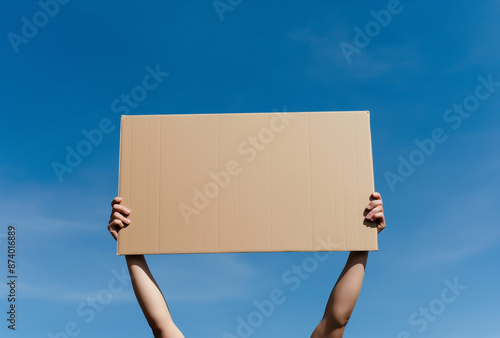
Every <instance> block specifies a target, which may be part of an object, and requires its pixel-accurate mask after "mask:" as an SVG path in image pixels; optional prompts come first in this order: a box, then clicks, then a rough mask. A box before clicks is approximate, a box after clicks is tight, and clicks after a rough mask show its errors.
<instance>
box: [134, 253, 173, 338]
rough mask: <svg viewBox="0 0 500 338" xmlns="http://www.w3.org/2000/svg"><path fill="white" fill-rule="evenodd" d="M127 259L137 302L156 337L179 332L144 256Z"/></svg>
mask: <svg viewBox="0 0 500 338" xmlns="http://www.w3.org/2000/svg"><path fill="white" fill-rule="evenodd" d="M125 258H126V260H127V266H128V270H129V273H130V278H131V281H132V286H133V288H134V292H135V295H136V297H137V301H138V302H139V305H140V306H141V309H142V312H143V313H144V316H145V317H146V319H147V321H148V323H149V326H151V329H152V330H153V332H154V334H155V337H156V336H158V337H160V336H162V334H161V333H162V332H165V331H166V330H169V331H172V330H177V328H176V327H175V325H174V323H173V321H172V317H171V316H170V311H169V309H168V306H167V303H166V301H165V299H164V297H163V295H162V293H161V290H160V288H159V287H158V285H157V284H156V281H155V279H154V277H153V275H152V274H151V272H150V271H149V267H148V264H147V263H146V259H145V258H144V256H143V255H133V256H131V255H127V256H125ZM179 334H180V332H179ZM180 336H182V335H180Z"/></svg>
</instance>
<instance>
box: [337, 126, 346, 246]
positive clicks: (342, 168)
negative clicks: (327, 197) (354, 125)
mask: <svg viewBox="0 0 500 338" xmlns="http://www.w3.org/2000/svg"><path fill="white" fill-rule="evenodd" d="M339 126H340V128H339V129H340V131H342V118H339ZM340 140H341V142H342V143H343V142H345V141H344V139H343V138H341V139H340ZM343 149H344V146H343V144H342V145H341V147H340V158H341V160H342V163H341V165H340V172H341V174H340V176H341V177H342V196H344V191H345V179H344V163H345V158H344V152H343V151H342V150H343ZM343 206H344V207H343V208H342V213H343V214H344V218H343V219H344V224H343V227H344V231H343V232H344V250H345V249H346V247H347V246H348V245H347V235H346V234H347V231H346V230H347V218H346V215H345V203H343Z"/></svg>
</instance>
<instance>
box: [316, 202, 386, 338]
mask: <svg viewBox="0 0 500 338" xmlns="http://www.w3.org/2000/svg"><path fill="white" fill-rule="evenodd" d="M371 199H372V200H371V201H370V203H369V204H368V206H367V207H366V210H365V214H366V216H365V218H366V219H369V220H371V221H376V222H377V229H378V232H379V233H380V231H382V230H383V229H384V228H385V219H384V211H383V206H382V198H381V196H380V194H379V193H376V192H374V193H373V194H372V195H371ZM367 259H368V251H351V253H350V254H349V258H348V259H347V262H346V264H345V267H344V270H343V271H342V273H341V274H340V276H339V278H338V280H337V283H336V284H335V286H334V287H333V290H332V292H331V294H330V298H329V299H328V303H327V304H326V309H325V313H324V315H323V318H322V319H321V321H320V322H319V324H318V326H317V327H316V329H315V330H314V332H313V334H312V336H311V338H340V337H342V336H343V335H344V330H345V327H346V325H347V322H348V321H349V318H350V317H351V314H352V311H353V310H354V306H355V305H356V301H357V300H358V296H359V292H360V291H361V285H362V284H363V278H364V276H365V267H366V261H367Z"/></svg>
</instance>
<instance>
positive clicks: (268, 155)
mask: <svg viewBox="0 0 500 338" xmlns="http://www.w3.org/2000/svg"><path fill="white" fill-rule="evenodd" d="M277 114H280V113H277ZM268 123H269V127H271V122H270V120H269V118H268ZM271 130H272V129H271ZM272 147H273V142H270V143H269V149H268V151H267V169H268V175H269V185H268V186H267V187H268V196H269V201H268V202H269V208H268V209H269V225H270V226H269V248H270V249H271V250H272V249H273V218H272V215H271V210H272V208H271V151H272V149H271V148H272Z"/></svg>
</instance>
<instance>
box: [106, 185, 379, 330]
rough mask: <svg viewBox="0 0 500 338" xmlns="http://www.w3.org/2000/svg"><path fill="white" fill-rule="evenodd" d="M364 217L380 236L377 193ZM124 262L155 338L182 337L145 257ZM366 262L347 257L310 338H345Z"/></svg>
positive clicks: (122, 215)
mask: <svg viewBox="0 0 500 338" xmlns="http://www.w3.org/2000/svg"><path fill="white" fill-rule="evenodd" d="M121 201H122V199H121V197H115V198H114V199H113V201H112V202H111V206H112V211H111V217H110V219H109V223H108V230H109V232H110V233H111V235H112V236H113V238H114V239H115V240H116V239H117V238H118V232H119V231H120V229H122V228H124V227H126V226H128V225H129V224H130V220H129V219H128V218H127V217H128V215H129V214H130V210H129V209H127V208H126V207H125V206H123V205H121V204H120V203H121ZM365 214H366V216H365V218H366V219H369V220H371V221H374V222H376V223H377V230H378V232H379V233H380V231H382V230H383V229H384V228H385V226H386V224H385V218H384V210H383V205H382V197H381V196H380V194H379V193H376V192H374V193H372V195H371V201H370V203H368V205H367V207H366V210H365ZM125 258H126V261H127V266H128V270H129V273H130V277H131V280H132V285H133V288H134V292H135V295H136V297H137V301H138V302H139V305H140V306H141V309H142V312H143V313H144V316H145V317H146V319H147V321H148V323H149V326H150V327H151V330H152V331H153V334H154V337H155V338H179V337H184V335H183V334H182V333H181V331H180V330H179V329H178V328H177V326H176V325H175V324H174V322H173V320H172V316H171V315H170V311H169V309H168V306H167V302H166V301H165V298H164V297H163V294H162V293H161V290H160V288H159V287H158V284H156V281H155V279H154V277H153V275H152V274H151V272H150V271H149V268H148V264H147V263H146V259H145V258H144V256H143V255H127V256H125ZM367 259H368V251H352V252H351V253H350V254H349V258H348V259H347V262H346V264H345V267H344V270H343V271H342V273H341V274H340V276H339V278H338V280H337V283H336V284H335V286H334V287H333V290H332V292H331V294H330V298H329V299H328V302H327V304H326V309H325V313H324V315H323V318H322V319H321V321H320V322H319V324H318V326H317V327H316V329H315V330H314V332H313V333H312V335H311V338H341V337H342V336H343V335H344V330H345V327H346V325H347V322H348V321H349V318H350V316H351V314H352V311H353V310H354V306H355V305H356V301H357V299H358V296H359V292H360V291H361V285H362V283H363V278H364V275H365V267H366V261H367Z"/></svg>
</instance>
